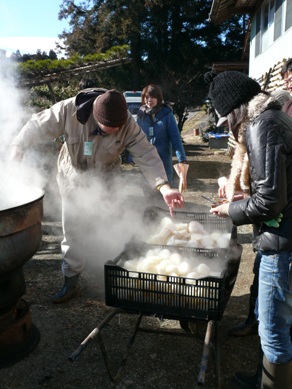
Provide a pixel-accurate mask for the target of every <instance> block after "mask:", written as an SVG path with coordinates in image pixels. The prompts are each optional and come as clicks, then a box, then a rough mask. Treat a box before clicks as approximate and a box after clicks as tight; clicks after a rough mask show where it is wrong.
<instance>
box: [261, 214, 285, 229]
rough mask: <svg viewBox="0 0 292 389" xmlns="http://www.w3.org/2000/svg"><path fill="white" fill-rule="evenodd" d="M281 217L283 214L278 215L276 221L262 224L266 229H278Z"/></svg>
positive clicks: (272, 220)
mask: <svg viewBox="0 0 292 389" xmlns="http://www.w3.org/2000/svg"><path fill="white" fill-rule="evenodd" d="M282 217H283V214H282V213H280V214H279V216H278V217H277V218H276V219H271V220H268V221H266V222H264V224H266V225H267V226H268V227H274V228H278V227H279V226H280V223H281V220H282Z"/></svg>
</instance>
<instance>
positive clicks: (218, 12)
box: [209, 0, 263, 24]
mask: <svg viewBox="0 0 292 389" xmlns="http://www.w3.org/2000/svg"><path fill="white" fill-rule="evenodd" d="M262 2H263V0H213V2H212V6H211V11H210V13H209V21H210V22H213V23H216V24H220V23H222V22H224V21H225V20H228V19H229V18H231V17H232V16H234V15H243V14H245V15H246V14H251V15H253V14H254V13H255V11H256V10H257V9H258V7H259V6H260V5H261V4H262Z"/></svg>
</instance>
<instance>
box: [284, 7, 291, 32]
mask: <svg viewBox="0 0 292 389" xmlns="http://www.w3.org/2000/svg"><path fill="white" fill-rule="evenodd" d="M290 27H292V0H286V20H285V31H287V30H288V29H289V28H290Z"/></svg>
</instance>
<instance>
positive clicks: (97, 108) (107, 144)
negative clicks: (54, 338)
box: [11, 88, 184, 303]
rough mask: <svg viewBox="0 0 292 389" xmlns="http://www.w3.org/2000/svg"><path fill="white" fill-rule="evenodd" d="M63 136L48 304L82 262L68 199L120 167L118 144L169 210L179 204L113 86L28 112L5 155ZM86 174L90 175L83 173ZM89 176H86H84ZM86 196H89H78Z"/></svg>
mask: <svg viewBox="0 0 292 389" xmlns="http://www.w3.org/2000/svg"><path fill="white" fill-rule="evenodd" d="M59 137H63V139H64V143H63V145H62V148H61V150H60V152H59V156H58V175H57V181H58V185H59V190H60V193H61V196H62V226H63V235H64V237H63V241H62V243H61V249H62V258H63V261H62V272H63V275H64V285H63V288H62V289H61V290H60V292H59V293H57V294H56V295H55V296H53V299H52V301H53V302H54V303H62V302H64V301H67V300H69V299H70V298H71V297H72V296H73V295H74V294H75V292H76V291H77V290H78V278H79V275H80V273H81V272H82V270H83V268H84V266H85V259H84V254H83V252H82V249H81V247H82V237H81V234H80V233H78V232H77V231H76V228H73V226H72V225H73V224H74V223H78V220H76V217H77V218H82V215H81V214H80V212H79V214H78V212H77V211H76V203H75V202H73V201H72V198H74V195H75V193H76V192H78V188H79V187H82V186H83V187H84V186H85V187H86V180H87V179H90V180H92V179H94V178H96V179H97V178H98V179H102V178H103V179H105V181H108V179H109V178H110V177H112V176H111V174H113V173H117V172H118V171H119V169H121V167H120V161H121V158H120V155H121V154H122V152H123V150H124V149H127V150H128V151H129V153H130V154H131V156H132V158H133V160H134V162H135V163H136V164H137V165H138V166H139V168H140V170H141V172H142V174H143V175H144V177H145V178H146V180H147V181H148V183H149V185H150V187H151V188H153V189H154V190H155V189H157V190H159V191H160V193H161V194H162V196H163V199H164V201H165V203H166V204H167V206H168V207H169V209H170V211H171V212H172V209H173V208H182V207H183V206H184V199H183V196H182V194H181V193H179V191H178V190H175V189H172V188H171V187H170V185H169V183H168V181H167V176H166V173H165V170H164V167H163V163H162V161H161V159H160V158H159V155H158V153H157V151H156V148H155V147H154V146H153V145H151V144H150V143H149V142H148V141H147V139H146V136H145V134H144V132H143V131H142V130H141V129H140V127H139V126H138V125H137V123H136V122H135V120H134V118H133V116H132V115H131V114H130V113H129V112H128V110H127V105H126V101H125V98H124V96H123V95H122V93H120V92H118V91H117V90H114V89H113V90H106V89H101V88H97V89H86V90H83V91H81V92H80V93H78V95H77V96H75V97H72V98H69V99H67V100H63V101H60V102H58V103H56V104H54V105H53V106H52V107H51V108H49V109H46V110H44V111H42V112H40V113H37V114H34V115H33V116H32V118H31V119H30V120H29V121H28V122H27V123H26V124H25V126H24V127H23V128H22V130H21V131H20V133H19V134H18V135H17V137H16V138H15V139H14V141H13V150H12V155H11V159H14V160H19V159H21V158H22V156H23V154H24V153H25V151H26V150H29V149H30V148H31V147H32V146H35V145H38V144H41V143H44V142H46V141H47V140H48V139H54V138H59ZM89 174H90V176H89ZM88 177H90V178H88ZM84 200H85V201H91V202H93V204H94V198H86V199H80V202H81V203H82V201H84Z"/></svg>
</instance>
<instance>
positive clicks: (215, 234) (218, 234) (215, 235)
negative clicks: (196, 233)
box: [210, 231, 222, 243]
mask: <svg viewBox="0 0 292 389" xmlns="http://www.w3.org/2000/svg"><path fill="white" fill-rule="evenodd" d="M210 236H211V238H212V239H213V240H214V242H215V243H216V242H217V240H218V239H220V238H221V236H222V233H221V232H220V231H213V232H212V233H211V234H210Z"/></svg>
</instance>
